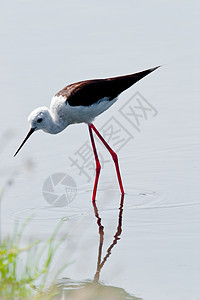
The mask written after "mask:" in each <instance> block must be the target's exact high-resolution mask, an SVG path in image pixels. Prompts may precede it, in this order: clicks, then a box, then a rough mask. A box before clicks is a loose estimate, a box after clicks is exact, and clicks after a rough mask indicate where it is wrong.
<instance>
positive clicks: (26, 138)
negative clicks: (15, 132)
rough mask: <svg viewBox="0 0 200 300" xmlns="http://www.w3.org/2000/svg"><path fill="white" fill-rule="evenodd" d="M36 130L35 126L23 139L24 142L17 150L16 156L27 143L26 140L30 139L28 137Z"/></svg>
mask: <svg viewBox="0 0 200 300" xmlns="http://www.w3.org/2000/svg"><path fill="white" fill-rule="evenodd" d="M34 131H35V128H31V129H30V130H29V132H28V134H27V136H26V137H25V139H24V140H23V142H22V143H21V145H20V146H19V148H18V149H17V151H16V152H15V155H14V157H15V156H16V155H17V153H18V152H19V150H20V149H21V148H22V146H23V145H24V144H25V143H26V141H27V140H28V138H29V137H30V136H31V134H32V133H33V132H34Z"/></svg>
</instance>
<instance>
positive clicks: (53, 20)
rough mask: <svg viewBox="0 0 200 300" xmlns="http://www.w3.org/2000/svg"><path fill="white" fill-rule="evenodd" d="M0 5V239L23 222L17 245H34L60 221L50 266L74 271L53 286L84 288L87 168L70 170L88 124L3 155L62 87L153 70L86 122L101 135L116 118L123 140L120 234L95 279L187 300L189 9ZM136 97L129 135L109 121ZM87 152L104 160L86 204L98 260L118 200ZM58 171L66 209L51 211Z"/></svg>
mask: <svg viewBox="0 0 200 300" xmlns="http://www.w3.org/2000/svg"><path fill="white" fill-rule="evenodd" d="M0 7H1V8H0V22H1V26H0V38H1V47H0V69H1V72H0V99H1V100H0V101H1V102H0V103H1V110H0V164H1V168H0V186H1V188H5V187H6V188H5V193H4V197H3V198H2V202H1V231H2V235H6V234H7V233H10V232H11V231H12V229H13V223H14V220H16V219H17V220H25V219H26V218H27V217H29V216H30V215H33V220H32V223H31V225H30V227H29V229H28V230H27V231H26V233H25V235H24V237H25V238H27V239H30V238H34V237H41V238H44V239H45V238H47V237H48V236H49V235H50V234H51V233H52V228H54V227H55V225H56V223H57V222H58V220H60V219H61V218H65V219H66V222H65V225H64V227H63V228H62V230H63V231H64V232H67V233H68V234H69V238H68V239H67V242H66V244H64V245H63V246H62V249H61V250H60V256H58V258H57V262H56V265H62V263H63V261H66V262H68V261H70V262H72V261H73V263H72V264H71V265H70V266H69V267H68V268H67V269H66V270H65V271H64V272H63V274H62V276H63V277H69V278H73V279H74V280H86V279H92V278H93V276H94V274H95V270H96V262H97V249H98V241H99V235H98V230H99V229H98V226H97V224H96V221H97V219H96V217H95V215H94V211H93V207H92V205H91V194H92V187H93V176H94V169H93V168H89V167H88V166H87V163H88V161H87V162H85V164H83V165H84V167H85V168H86V167H87V169H84V170H85V171H87V172H88V173H87V174H89V175H88V176H87V175H84V172H82V173H81V171H80V169H79V168H78V167H77V166H76V165H75V164H73V163H72V161H73V160H74V159H77V157H78V156H77V155H78V151H79V150H80V148H81V147H82V146H83V145H85V143H87V141H88V138H89V135H88V129H87V126H86V125H85V124H80V125H75V126H69V127H68V128H67V129H66V130H65V131H63V132H62V133H60V134H58V135H55V136H51V135H47V134H45V133H43V132H37V133H35V134H34V135H33V136H32V137H31V138H30V140H29V141H28V142H27V144H26V145H25V146H24V147H23V149H22V150H21V151H20V153H19V154H18V155H17V156H16V157H15V158H13V154H14V153H15V151H16V150H17V148H18V146H19V144H20V143H21V142H22V140H23V138H24V137H25V135H26V133H27V132H28V129H29V124H28V122H27V117H28V115H29V113H30V112H31V111H32V110H33V109H35V108H36V107H38V106H49V105H50V101H51V98H52V96H53V95H54V94H56V93H57V92H58V91H59V90H61V89H62V88H63V87H64V86H66V85H67V84H70V83H73V82H76V81H80V80H85V79H93V78H105V77H112V76H118V75H125V74H131V73H135V72H138V71H141V70H144V69H147V68H151V67H155V66H157V65H162V67H161V68H160V69H158V70H156V71H155V72H153V73H152V74H150V75H149V76H147V77H145V78H144V79H143V80H141V81H140V82H138V83H137V84H136V85H134V86H133V87H132V88H130V89H129V90H127V91H126V92H125V93H123V94H122V95H121V96H120V97H119V100H118V102H117V103H116V104H115V105H114V106H113V107H112V108H110V109H109V111H107V112H105V113H104V114H102V115H101V116H100V117H99V118H98V119H97V120H96V121H95V125H96V126H97V128H101V127H102V126H104V125H105V124H108V123H109V122H113V120H114V122H115V123H116V120H117V121H118V123H117V124H118V125H117V126H121V127H120V128H123V129H124V132H123V133H121V134H122V136H121V137H122V138H123V139H126V141H127V142H126V143H125V144H124V145H123V147H121V148H120V149H119V152H118V153H119V161H120V167H121V172H122V177H123V181H124V186H125V190H126V192H127V194H126V195H125V203H124V213H123V228H122V235H121V240H120V241H119V243H118V244H117V245H116V247H115V248H114V249H113V252H112V255H111V256H110V257H109V260H108V262H106V264H105V267H103V268H102V273H101V280H102V282H104V283H105V284H107V285H110V286H116V287H119V288H123V289H125V290H126V291H127V292H128V293H130V294H132V295H135V296H138V297H141V298H143V299H147V300H151V299H152V300H157V299H162V300H165V299H170V300H173V299H175V300H177V299H182V300H183V299H197V298H198V297H199V292H200V288H199V280H200V272H199V270H200V259H199V246H200V240H199V234H200V223H199V216H200V200H199V192H200V189H199V175H200V164H199V162H200V160H199V150H200V142H199V133H200V126H199V125H200V121H199V107H200V106H199V97H198V95H199V89H200V88H199V70H200V60H199V53H200V40H199V28H200V16H199V14H200V3H199V1H195V0H194V1H192V2H190V1H186V0H183V1H165V0H163V1H153V0H151V1H140V2H138V1H134V0H130V1H129V0H127V1H123V2H122V1H113V0H110V1H104V0H103V1H101V2H97V1H90V0H85V1H80V0H77V1H76V0H75V1H64V0H58V1H56V2H55V1H51V0H50V1H38V0H34V1H32V0H15V1H11V0H8V1H4V2H3V1H1V4H0ZM135 93H139V95H141V96H142V98H141V99H143V101H144V103H145V105H147V106H148V107H150V108H151V109H150V113H149V114H148V115H147V116H146V118H145V116H144V115H142V117H141V118H140V119H141V123H140V125H139V130H137V129H136V127H135V126H132V124H131V122H129V121H128V120H127V118H124V116H123V114H122V113H120V112H121V111H123V109H124V107H123V105H125V104H127V103H129V102H128V101H129V100H130V99H132V97H133V96H134V95H135ZM133 99H136V98H133ZM135 101H136V102H137V101H138V100H137V99H136V100H135ZM113 118H114V119H113ZM105 126H106V125H105ZM112 126H116V125H114V123H112ZM114 128H115V129H116V130H118V129H119V128H118V127H114ZM119 132H120V131H119ZM128 137H129V138H130V139H128ZM111 144H112V141H111ZM97 146H98V147H99V151H100V153H101V156H102V157H103V159H102V160H103V161H105V164H104V166H103V169H102V173H101V178H100V183H99V193H98V196H97V205H99V207H98V209H99V214H100V215H101V218H102V223H103V226H104V230H105V236H104V239H105V240H104V247H105V248H104V250H103V251H104V252H105V253H106V249H107V247H109V245H110V244H111V243H112V240H113V236H114V234H115V232H116V228H117V224H118V214H119V211H118V207H119V203H120V193H119V190H118V183H117V180H116V175H115V171H114V166H113V164H112V161H111V158H110V156H109V154H107V152H106V151H105V149H104V148H103V147H102V146H101V145H100V144H99V143H97ZM112 146H113V148H114V149H115V150H117V149H118V146H117V145H115V143H113V144H112ZM82 163H83V162H82ZM60 173H62V174H70V176H71V177H72V178H73V180H74V181H75V185H76V187H77V194H76V195H75V198H73V201H72V202H71V203H70V205H65V204H63V207H55V205H54V204H52V205H51V204H49V203H47V201H46V200H45V198H44V196H43V192H42V191H43V189H44V182H45V180H46V179H47V178H49V177H50V178H52V177H51V176H52V175H53V174H60ZM8 185H9V187H8ZM56 188H59V189H60V190H59V191H58V190H57V192H55V193H58V194H59V193H63V192H62V187H55V189H56ZM142 195H143V196H142ZM105 253H104V254H105ZM60 257H62V259H61V258H60Z"/></svg>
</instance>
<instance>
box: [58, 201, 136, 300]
mask: <svg viewBox="0 0 200 300" xmlns="http://www.w3.org/2000/svg"><path fill="white" fill-rule="evenodd" d="M92 204H93V208H94V214H95V217H96V219H97V225H98V228H99V247H98V259H97V269H96V272H95V275H94V279H93V280H85V281H74V280H72V279H70V278H63V279H62V280H60V281H59V283H58V284H57V287H58V288H60V289H61V291H62V299H66V300H77V299H79V300H95V299H98V300H142V299H141V298H137V297H135V296H132V295H130V294H128V293H127V292H126V291H125V290H124V289H123V288H119V287H114V286H108V285H104V284H102V283H101V282H100V281H99V279H100V272H101V270H102V268H103V266H104V265H105V263H106V261H107V260H108V258H109V256H110V255H111V251H112V249H113V248H114V246H115V245H116V244H117V243H118V241H119V240H120V235H121V233H122V216H123V206H124V195H121V200H120V206H119V214H118V225H117V230H116V233H115V235H114V239H113V241H112V243H111V245H110V246H109V247H108V249H107V251H106V255H105V256H104V257H103V259H102V252H103V243H104V226H103V225H102V219H101V217H100V215H99V211H98V208H97V205H96V202H95V201H93V202H92ZM54 299H60V298H57V297H55V298H54Z"/></svg>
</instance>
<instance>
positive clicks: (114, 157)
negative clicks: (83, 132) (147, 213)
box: [90, 124, 124, 195]
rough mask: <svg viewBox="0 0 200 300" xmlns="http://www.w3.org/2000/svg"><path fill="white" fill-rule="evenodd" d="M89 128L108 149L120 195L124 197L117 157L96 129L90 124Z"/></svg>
mask: <svg viewBox="0 0 200 300" xmlns="http://www.w3.org/2000/svg"><path fill="white" fill-rule="evenodd" d="M90 127H91V128H92V129H93V130H94V132H95V133H96V135H97V136H98V138H99V139H100V140H101V141H102V143H103V144H104V146H105V147H106V148H107V149H108V151H109V152H110V154H111V156H112V159H113V161H114V163H115V168H116V172H117V178H118V181H119V187H120V190H121V193H122V195H124V188H123V184H122V178H121V175H120V170H119V163H118V157H117V154H116V153H115V152H114V151H113V150H112V148H111V147H110V146H109V145H108V143H107V142H106V141H105V140H104V138H103V137H102V135H101V134H100V133H99V132H98V130H97V129H96V127H95V126H94V125H93V124H91V125H90Z"/></svg>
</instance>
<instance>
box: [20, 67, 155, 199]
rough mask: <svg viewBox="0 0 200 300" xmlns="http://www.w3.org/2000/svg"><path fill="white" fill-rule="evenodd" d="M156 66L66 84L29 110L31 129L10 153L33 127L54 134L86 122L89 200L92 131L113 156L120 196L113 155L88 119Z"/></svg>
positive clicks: (98, 169)
mask: <svg viewBox="0 0 200 300" xmlns="http://www.w3.org/2000/svg"><path fill="white" fill-rule="evenodd" d="M157 68H159V66H158V67H155V68H152V69H148V70H145V71H142V72H138V73H135V74H131V75H125V76H119V77H113V78H106V79H94V80H85V81H80V82H77V83H73V84H70V85H68V86H66V87H65V88H64V89H62V90H61V91H60V92H58V93H57V94H56V95H55V96H54V97H53V98H52V101H51V105H50V109H48V108H47V107H39V108H36V109H35V110H33V111H32V112H31V114H30V115H29V117H28V121H29V123H30V125H31V128H30V130H29V132H28V134H27V136H26V137H25V139H24V141H23V142H22V144H21V145H20V147H19V148H18V150H17V151H16V153H15V155H14V156H16V155H17V153H18V152H19V150H20V149H21V148H22V146H23V145H24V143H25V142H26V141H27V139H28V138H29V137H30V136H31V134H32V133H33V132H34V131H36V130H39V129H42V130H43V131H45V132H47V133H51V134H56V133H59V132H60V131H62V130H64V129H65V128H66V127H67V126H68V125H70V124H74V123H86V124H88V129H89V134H90V139H91V143H92V148H93V152H94V157H95V161H96V176H95V182H94V188H93V195H92V200H93V201H95V198H96V191H97V184H98V179H99V174H100V169H101V165H100V162H99V158H98V154H97V150H96V146H95V143H94V137H93V132H92V130H93V131H94V132H95V133H96V135H97V136H98V138H99V139H100V140H101V141H102V143H103V144H104V145H105V147H106V148H107V149H108V151H109V152H110V154H111V156H112V158H113V161H114V163H115V167H116V172H117V177H118V181H119V186H120V190H121V193H122V195H123V194H124V188H123V184H122V179H121V175H120V170H119V163H118V158H117V154H116V153H115V152H114V151H113V150H112V149H111V147H110V146H109V145H108V143H107V142H106V141H105V140H104V138H103V137H102V136H101V134H100V133H99V132H98V130H97V129H96V127H95V126H94V124H92V121H93V120H94V118H95V117H96V116H98V115H100V114H101V113H102V112H104V111H105V110H107V109H108V108H109V107H110V106H111V105H113V104H114V103H115V102H116V100H117V97H118V96H119V94H121V93H122V92H123V91H125V90H126V89H128V88H129V87H131V86H132V85H133V84H134V83H136V82H137V81H139V80H140V79H142V78H143V77H145V76H146V75H148V74H149V73H151V72H153V71H154V70H156V69H157Z"/></svg>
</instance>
